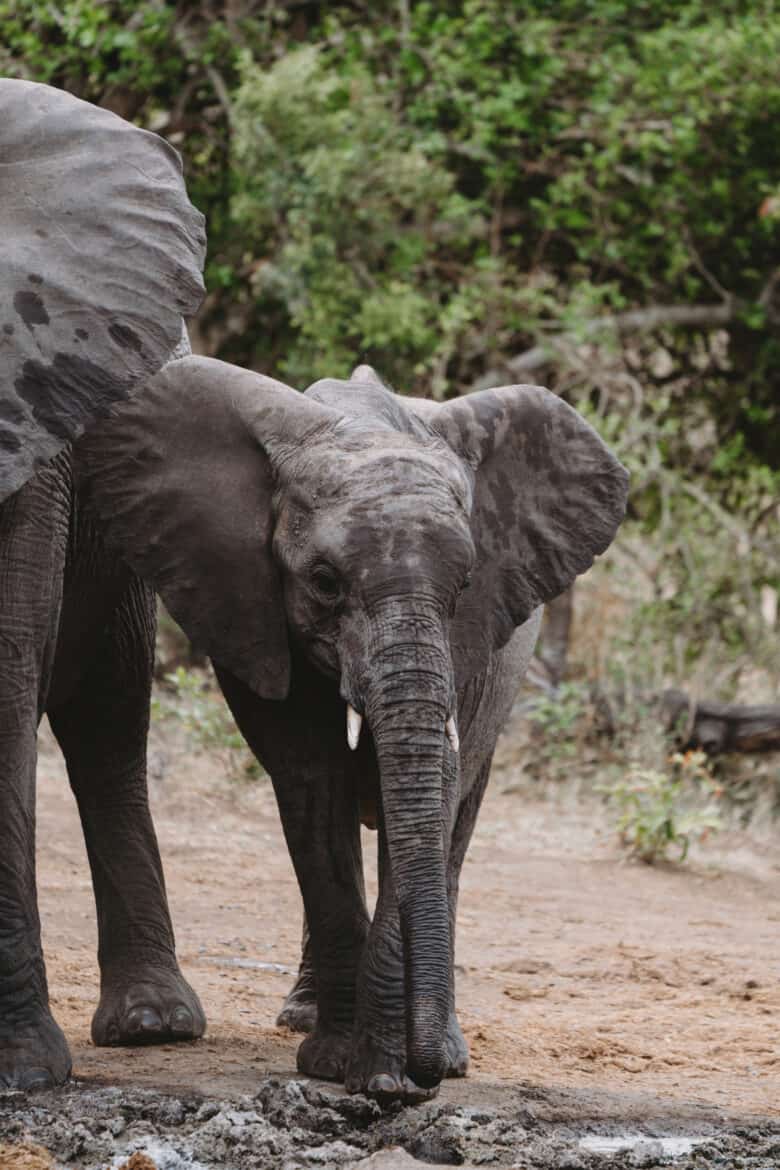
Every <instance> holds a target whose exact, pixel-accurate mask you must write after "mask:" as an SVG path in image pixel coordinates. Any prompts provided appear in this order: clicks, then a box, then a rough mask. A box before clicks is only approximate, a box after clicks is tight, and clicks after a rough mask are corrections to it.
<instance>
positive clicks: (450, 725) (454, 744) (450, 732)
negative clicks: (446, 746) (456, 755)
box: [444, 715, 460, 752]
mask: <svg viewBox="0 0 780 1170" xmlns="http://www.w3.org/2000/svg"><path fill="white" fill-rule="evenodd" d="M444 730H445V731H446V732H447V739H448V740H449V741H450V746H451V748H452V750H453V751H454V752H459V751H460V740H459V739H458V729H457V727H456V726H455V716H454V715H450V717H449V719H448V720H447V722H446V723H445V724H444Z"/></svg>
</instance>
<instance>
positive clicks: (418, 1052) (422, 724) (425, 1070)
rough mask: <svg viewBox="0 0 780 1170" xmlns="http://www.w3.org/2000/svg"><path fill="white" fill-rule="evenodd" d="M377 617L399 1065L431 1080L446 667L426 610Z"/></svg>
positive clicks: (442, 932)
mask: <svg viewBox="0 0 780 1170" xmlns="http://www.w3.org/2000/svg"><path fill="white" fill-rule="evenodd" d="M383 625H384V628H383V630H382V634H381V638H380V640H379V642H378V643H375V646H374V653H373V656H372V668H371V678H372V681H371V685H370V687H369V689H368V692H367V695H366V698H367V702H366V715H367V718H368V722H369V725H370V727H371V732H372V734H373V737H374V743H375V746H376V752H377V759H378V762H379V775H380V788H381V794H382V810H383V814H384V827H385V833H386V838H387V845H388V851H389V857H390V871H391V874H392V879H393V885H394V888H395V895H396V899H397V902H398V910H399V916H400V923H401V935H402V940H403V953H404V972H405V992H406V1064H407V1071H408V1073H409V1075H410V1076H411V1077H412V1079H413V1080H414V1081H415V1082H416V1083H417V1084H418V1085H420V1086H421V1087H423V1088H431V1087H433V1086H434V1085H437V1084H438V1083H439V1081H440V1080H441V1079H442V1076H443V1075H444V1071H445V1036H446V1029H447V1016H448V1011H449V966H450V926H449V913H448V906H447V888H446V879H445V860H444V843H443V831H442V815H443V814H442V766H443V752H444V735H445V722H446V720H447V718H448V716H449V715H450V714H451V712H450V710H449V707H450V696H451V693H452V685H451V678H452V667H451V662H450V656H449V650H448V647H447V645H446V642H445V639H444V636H443V633H442V630H441V624H440V622H437V621H436V619H435V617H434V618H431V619H428V618H426V617H424V616H421V615H419V614H416V615H414V616H410V615H409V614H408V613H407V614H405V615H403V617H400V618H397V619H396V620H391V621H389V622H387V621H386V622H385V623H383Z"/></svg>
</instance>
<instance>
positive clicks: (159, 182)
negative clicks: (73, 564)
mask: <svg viewBox="0 0 780 1170" xmlns="http://www.w3.org/2000/svg"><path fill="white" fill-rule="evenodd" d="M0 250H2V264H0V500H1V499H3V498H5V497H6V496H8V495H10V494H11V493H12V492H14V491H16V490H17V489H18V488H19V487H21V485H22V484H23V483H24V482H25V481H26V480H27V479H29V478H30V476H31V475H33V474H34V473H35V471H36V470H37V469H38V468H39V467H41V466H42V465H43V464H44V463H46V462H47V461H48V460H50V459H51V458H52V457H53V456H54V455H56V454H57V452H58V451H59V450H61V448H62V447H64V446H65V444H66V443H68V442H70V441H71V440H73V439H75V438H77V437H78V436H79V435H80V434H81V433H82V432H83V431H84V430H85V428H86V427H88V426H89V425H90V424H91V423H92V422H94V421H95V419H97V418H100V417H101V416H102V415H104V414H106V412H107V411H108V410H109V408H110V407H111V405H112V404H113V403H115V402H117V401H119V400H121V399H123V398H125V397H127V396H128V395H129V394H130V393H132V391H133V390H134V388H135V387H136V386H137V385H138V384H140V383H141V382H142V381H143V380H144V379H145V378H147V377H148V376H149V375H150V374H153V373H154V372H155V371H156V370H158V369H159V368H160V367H161V366H162V365H163V364H164V362H166V361H167V360H168V359H169V357H170V356H171V354H172V353H173V352H174V351H175V349H176V346H177V345H178V344H179V342H180V339H181V337H182V317H186V316H189V315H191V314H192V313H194V312H195V310H196V309H197V307H198V305H199V304H200V301H201V298H202V295H203V284H202V281H201V275H200V274H201V268H202V264H203V255H204V250H205V233H204V229H203V217H202V216H201V214H200V213H199V212H198V211H196V210H195V209H194V208H193V207H192V205H191V204H190V202H189V200H188V199H187V195H186V191H185V188H184V181H183V179H182V174H181V163H180V160H179V156H178V155H177V154H176V152H175V151H174V150H173V149H172V148H171V147H170V146H168V145H167V143H165V142H163V140H162V139H161V138H158V137H157V135H155V134H150V133H148V132H147V131H145V130H139V129H138V128H137V127H135V126H132V125H130V124H129V123H128V122H125V121H123V120H122V119H121V118H118V117H116V115H114V114H111V113H109V112H108V111H107V110H102V109H99V108H98V107H96V106H93V105H90V104H89V103H88V102H83V101H80V100H79V99H78V98H74V97H72V96H71V95H70V94H68V93H63V92H62V91H61V90H57V89H53V88H51V87H50V86H47V85H37V84H35V83H33V82H28V81H15V80H9V79H0Z"/></svg>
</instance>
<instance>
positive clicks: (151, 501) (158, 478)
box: [75, 357, 340, 699]
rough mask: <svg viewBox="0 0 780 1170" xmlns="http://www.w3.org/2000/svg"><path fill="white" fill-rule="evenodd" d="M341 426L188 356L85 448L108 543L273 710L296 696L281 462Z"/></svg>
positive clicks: (320, 411)
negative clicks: (280, 566) (277, 496)
mask: <svg viewBox="0 0 780 1170" xmlns="http://www.w3.org/2000/svg"><path fill="white" fill-rule="evenodd" d="M339 418H340V415H338V414H336V413H335V412H333V411H331V410H329V409H328V408H327V407H325V406H323V405H321V404H320V403H318V402H313V401H312V400H311V399H308V398H306V397H304V395H303V394H299V393H298V392H297V391H296V390H292V389H291V388H290V387H289V386H285V385H283V384H282V383H281V382H275V381H274V380H273V379H272V378H266V377H263V376H262V375H261V374H254V373H251V372H249V371H248V370H242V369H239V368H238V367H237V366H232V365H228V364H227V363H225V362H220V361H216V360H215V359H213V358H202V357H185V358H182V359H181V360H179V361H174V362H170V363H169V364H168V365H167V366H165V367H164V368H163V369H162V370H160V372H159V373H158V374H156V375H155V377H153V378H151V379H150V380H149V382H147V383H146V384H145V385H144V386H143V387H142V389H141V390H140V391H139V392H138V393H137V394H135V395H134V396H133V397H132V399H131V400H130V401H129V402H125V403H122V405H121V406H119V407H117V408H116V409H115V411H114V413H113V415H112V417H111V418H109V419H106V420H104V421H103V422H101V423H99V424H98V425H97V426H95V427H93V428H92V429H91V430H90V432H89V433H88V434H86V435H84V437H83V438H82V439H81V440H80V441H79V442H78V443H77V444H76V447H75V456H76V459H75V467H76V472H77V475H78V477H79V487H80V491H81V492H82V494H83V498H84V499H85V501H86V503H87V505H88V507H90V508H91V509H92V510H93V511H94V512H96V513H97V514H98V516H99V518H100V521H101V524H100V527H101V532H103V533H104V534H105V539H106V542H107V543H108V545H109V546H111V547H112V548H114V549H115V550H116V551H117V552H119V553H120V554H121V556H122V557H123V559H124V560H125V561H126V562H127V563H128V564H129V565H130V566H131V567H132V568H133V569H134V570H135V571H136V572H137V573H138V574H139V575H140V576H142V577H144V578H145V579H146V580H147V581H149V582H150V583H151V584H152V585H153V586H154V587H155V589H156V590H157V592H158V593H160V595H161V596H162V598H163V600H164V602H165V604H166V606H167V607H168V609H169V611H170V612H171V614H172V615H173V617H174V618H175V619H176V621H177V622H178V623H179V624H180V625H181V626H182V628H183V629H184V630H185V631H186V633H187V634H188V635H189V637H190V638H191V639H192V640H193V641H194V642H195V643H196V644H197V645H198V646H199V647H200V648H201V649H202V650H204V651H205V653H207V654H208V655H209V657H210V658H213V659H214V661H215V662H216V663H217V664H218V665H220V666H223V667H225V668H226V669H227V670H229V671H230V672H231V674H234V675H236V676H237V677H238V678H239V679H241V681H242V682H245V683H246V684H247V685H248V686H250V687H251V688H252V689H253V690H254V691H255V692H256V693H257V694H259V695H261V696H262V697H263V698H266V699H283V698H284V697H285V696H286V695H287V691H288V688H289V685H290V654H289V649H288V644H287V622H286V617H285V610H284V604H283V597H282V585H281V581H280V579H279V574H278V571H277V569H276V565H275V563H274V560H273V556H272V548H271V542H272V537H273V509H272V501H273V493H274V483H275V481H274V470H273V458H274V457H276V456H280V455H282V454H283V453H284V452H285V451H288V450H289V449H290V448H291V447H294V446H295V445H296V444H298V443H302V442H305V441H306V439H307V438H308V436H309V435H310V433H312V432H313V431H316V430H319V429H321V428H323V427H326V426H328V425H329V424H331V423H333V422H337V421H338V420H339Z"/></svg>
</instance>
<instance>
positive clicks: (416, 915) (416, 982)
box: [80, 357, 627, 1101]
mask: <svg viewBox="0 0 780 1170" xmlns="http://www.w3.org/2000/svg"><path fill="white" fill-rule="evenodd" d="M80 466H81V467H82V469H83V475H82V487H83V490H84V491H85V492H86V495H87V497H88V498H89V499H91V502H92V506H93V507H94V508H96V509H97V510H98V512H99V514H100V515H101V517H102V519H103V523H104V525H105V531H106V533H107V537H108V539H109V540H110V541H111V542H115V543H116V546H117V547H118V548H121V549H122V550H123V555H124V556H125V557H127V558H129V561H130V563H131V565H132V566H133V568H134V569H135V570H136V571H137V572H138V573H140V574H141V575H142V576H144V577H146V578H147V579H150V580H151V581H152V582H153V583H154V584H155V585H156V587H157V588H158V589H159V590H160V592H161V593H162V595H163V597H164V598H165V600H166V602H167V604H168V606H169V608H170V609H171V610H172V612H173V614H174V616H176V617H177V618H178V619H179V620H180V621H181V623H182V624H183V625H184V627H185V628H186V629H188V630H189V631H190V632H191V633H194V634H195V636H196V637H197V638H198V640H199V642H200V643H201V645H205V646H206V647H208V648H209V649H210V650H211V652H212V656H213V658H214V659H215V665H216V669H217V674H218V676H219V680H220V683H221V685H222V688H223V691H224V693H225V695H226V697H227V699H228V702H229V703H230V706H231V708H232V710H233V712H234V714H235V716H236V719H237V721H238V724H239V726H240V728H241V730H242V731H243V733H244V735H245V737H246V739H247V740H248V742H249V744H250V745H251V747H252V749H253V750H254V752H255V753H256V755H257V756H258V758H259V759H260V760H261V761H262V762H263V764H264V765H265V767H266V768H267V770H268V772H269V773H270V775H271V777H272V780H273V785H274V789H275V792H276V797H277V800H278V804H279V809H280V812H281V816H282V821H283V825H284V831H285V835H286V838H287V843H288V846H289V849H290V853H291V856H292V860H293V864H294V866H295V871H296V874H297V877H298V881H299V883H300V887H301V892H302V895H303V901H304V905H305V910H306V918H307V921H308V926H309V931H310V946H307V954H306V962H305V964H304V969H303V971H302V979H301V981H300V983H299V986H298V987H297V988H296V989H295V990H294V992H293V994H292V997H291V999H290V1001H288V1012H287V1017H288V1019H291V1020H292V1022H293V1023H294V1022H295V1021H296V1020H298V1021H299V1022H302V1020H301V1017H302V1016H305V1015H306V1011H305V1008H306V999H307V995H309V996H311V995H314V996H315V997H316V1022H315V1023H314V1027H313V1030H312V1031H311V1032H310V1034H309V1035H307V1036H306V1038H305V1039H304V1040H303V1042H302V1044H301V1046H300V1049H299V1052H298V1067H299V1069H300V1071H301V1072H304V1073H308V1074H310V1075H312V1076H317V1077H326V1078H332V1079H334V1080H340V1081H344V1082H345V1083H346V1086H347V1088H348V1089H349V1090H351V1091H354V1092H364V1093H368V1094H370V1095H372V1096H375V1097H379V1098H383V1099H392V1098H398V1099H402V1100H407V1101H410V1100H419V1099H421V1098H422V1097H424V1096H426V1095H429V1094H430V1093H431V1092H432V1091H434V1090H435V1088H436V1086H437V1085H438V1084H439V1082H440V1081H441V1079H442V1077H445V1076H448V1075H449V1076H453V1075H455V1076H457V1075H463V1074H464V1073H465V1071H466V1067H467V1063H468V1052H467V1049H466V1045H465V1042H464V1039H463V1035H462V1033H461V1030H460V1027H459V1025H458V1020H457V1016H456V1014H455V1003H454V983H453V938H454V926H455V913H456V905H457V897H458V879H459V873H460V868H461V865H462V863H463V858H464V855H465V852H466V849H467V846H468V843H469V839H470V837H471V833H472V830H473V827H474V822H475V819H476V815H477V810H478V808H479V804H480V801H481V799H482V796H483V793H484V790H485V785H486V782H487V777H488V773H489V770H490V763H491V758H492V755H493V751H494V748H495V745H496V739H497V737H498V734H499V731H500V729H501V726H502V724H503V722H504V720H505V719H506V717H507V714H508V712H509V709H510V707H511V704H512V701H513V698H514V695H515V693H516V690H517V686H518V683H519V681H520V679H521V677H522V675H523V672H524V670H525V669H526V667H527V665H528V662H529V659H530V657H531V654H532V651H533V647H534V643H535V641H536V637H537V633H538V630H539V623H540V618H541V606H542V604H543V602H545V601H547V600H549V599H551V598H553V597H555V596H556V595H557V594H559V593H560V592H562V591H563V590H564V589H565V588H566V587H567V586H568V585H569V584H570V583H571V582H572V580H573V579H574V578H575V576H576V575H577V574H578V573H582V572H584V571H585V570H586V569H587V568H588V567H589V566H590V565H591V563H592V561H593V558H594V556H595V555H596V554H598V553H601V552H603V551H604V550H605V549H606V548H607V546H608V545H609V543H610V541H611V540H612V538H613V536H614V534H615V531H616V529H617V527H618V525H619V523H620V520H621V518H622V516H623V513H624V508H625V501H626V487H627V475H626V472H625V470H624V468H623V467H621V465H620V464H619V463H618V462H617V461H616V460H615V459H614V457H613V456H612V455H611V454H610V452H609V451H608V450H607V448H606V447H605V446H604V444H603V443H602V442H601V440H600V439H599V437H598V435H597V434H596V433H595V432H594V431H593V430H592V429H591V428H590V427H589V426H588V425H587V424H586V423H585V422H584V421H583V419H582V418H581V417H580V416H579V415H578V414H577V413H576V411H574V410H572V409H571V408H570V407H569V406H567V405H566V404H565V403H564V402H562V401H561V400H560V399H559V398H557V397H556V396H555V395H553V394H551V393H549V392H548V391H547V390H544V389H542V388H540V387H538V386H508V387H504V388H502V389H499V390H486V391H483V392H481V393H477V394H472V395H470V396H468V397H466V398H461V399H456V400H454V401H451V402H447V403H445V404H443V405H437V404H435V403H432V402H429V401H423V400H416V399H413V398H404V397H400V396H397V395H395V394H394V393H392V392H391V391H390V390H388V389H387V388H386V387H385V386H384V385H383V384H382V382H381V381H380V380H379V378H378V377H377V375H376V374H375V373H374V371H373V370H372V369H370V368H369V367H368V366H361V367H359V368H358V369H356V370H355V372H354V373H353V375H352V377H351V378H350V380H349V381H337V380H332V379H325V380H323V381H320V382H317V383H315V385H313V386H311V387H310V388H309V390H308V391H306V393H305V394H299V393H297V392H295V391H293V390H291V389H289V388H288V387H285V386H283V385H281V384H280V383H278V382H273V381H271V380H270V379H268V378H264V377H262V376H260V375H257V374H252V373H248V372H246V371H243V370H239V369H237V368H235V367H232V366H228V365H225V364H223V363H220V362H217V361H213V360H210V359H206V358H195V357H185V358H183V359H181V360H179V361H175V362H172V363H171V364H169V365H168V366H166V367H165V368H164V369H163V370H162V371H161V372H160V373H159V374H157V375H156V376H155V377H154V378H153V379H152V380H151V382H150V383H149V384H147V386H146V387H145V388H144V389H143V391H142V392H141V393H140V394H139V395H138V396H137V397H136V398H135V399H134V400H133V401H132V402H130V403H129V404H127V405H125V406H123V407H122V408H121V410H120V411H119V412H118V414H117V415H116V417H115V418H114V419H113V420H112V421H111V422H110V423H109V424H108V426H107V427H106V426H104V427H101V428H100V434H99V437H98V439H97V440H96V441H92V440H91V439H90V438H88V439H87V440H86V442H84V441H83V442H82V445H81V463H80ZM361 816H362V817H363V819H366V820H368V821H370V822H374V823H375V824H376V826H377V828H378V841H379V898H378V902H377V906H376V910H375V913H374V916H373V919H371V918H370V917H369V914H368V911H367V909H366V903H365V897H364V888H363V875H362V861H361V849H360V834H359V830H360V820H361ZM307 989H311V990H309V991H307ZM313 1014H314V1013H313V1012H312V1011H311V1010H309V1015H313Z"/></svg>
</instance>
